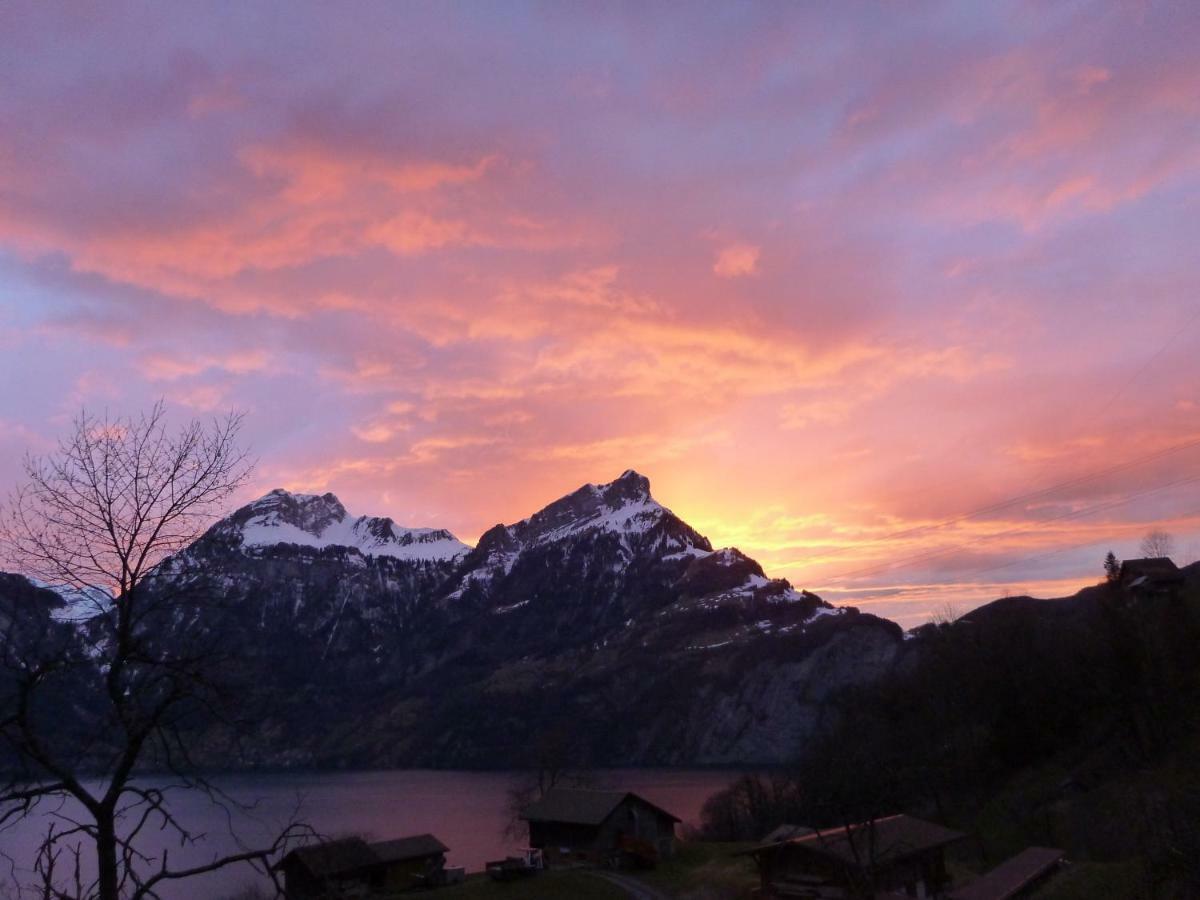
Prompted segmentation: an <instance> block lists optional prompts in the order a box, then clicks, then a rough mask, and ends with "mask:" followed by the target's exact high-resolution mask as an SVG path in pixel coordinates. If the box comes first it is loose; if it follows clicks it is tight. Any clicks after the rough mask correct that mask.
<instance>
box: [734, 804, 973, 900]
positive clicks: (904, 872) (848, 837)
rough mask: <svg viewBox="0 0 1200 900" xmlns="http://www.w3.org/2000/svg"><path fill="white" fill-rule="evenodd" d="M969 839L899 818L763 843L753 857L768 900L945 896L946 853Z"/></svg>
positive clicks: (910, 818) (959, 834) (753, 852)
mask: <svg viewBox="0 0 1200 900" xmlns="http://www.w3.org/2000/svg"><path fill="white" fill-rule="evenodd" d="M964 836H965V835H963V834H962V833H960V832H958V831H952V830H951V829H949V828H943V827H942V826H941V825H936V824H934V823H933V822H926V821H924V820H922V819H917V818H915V817H913V816H906V815H897V816H888V817H887V818H884V819H875V820H874V821H872V822H863V823H860V824H856V825H851V826H849V827H847V828H829V829H825V830H823V831H813V832H811V833H809V834H804V835H800V836H798V837H792V838H787V839H785V840H781V841H775V842H773V843H767V844H763V845H762V846H759V847H755V848H754V849H753V850H749V851H746V852H747V853H748V855H750V856H753V857H754V861H755V862H756V863H757V865H758V871H759V876H760V878H761V879H762V888H761V891H760V896H761V897H764V898H793V897H795V898H801V897H802V898H806V900H810V898H811V900H826V898H830V900H832V898H873V897H890V896H893V895H897V896H901V897H904V896H907V897H921V898H940V897H945V896H946V890H947V888H948V887H949V877H948V876H947V874H946V860H945V850H946V847H947V846H949V845H950V844H953V843H954V842H955V841H958V840H961V839H962V838H963V837H964Z"/></svg>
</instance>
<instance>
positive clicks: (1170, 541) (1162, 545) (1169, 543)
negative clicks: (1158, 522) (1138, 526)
mask: <svg viewBox="0 0 1200 900" xmlns="http://www.w3.org/2000/svg"><path fill="white" fill-rule="evenodd" d="M1141 550H1142V556H1144V557H1147V558H1158V557H1162V556H1170V555H1171V554H1172V553H1174V552H1175V539H1174V538H1173V537H1171V535H1170V534H1169V533H1167V532H1166V531H1163V530H1162V529H1161V528H1155V529H1153V530H1151V531H1147V532H1146V536H1145V537H1143V538H1142V546H1141Z"/></svg>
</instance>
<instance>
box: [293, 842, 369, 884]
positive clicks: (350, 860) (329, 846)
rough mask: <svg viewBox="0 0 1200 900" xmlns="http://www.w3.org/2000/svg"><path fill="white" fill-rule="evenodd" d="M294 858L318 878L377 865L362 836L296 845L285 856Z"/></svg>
mask: <svg viewBox="0 0 1200 900" xmlns="http://www.w3.org/2000/svg"><path fill="white" fill-rule="evenodd" d="M288 859H295V860H297V861H298V862H299V863H300V864H301V865H303V866H304V868H306V869H308V871H309V872H311V873H312V874H313V875H315V876H316V877H318V878H325V877H328V876H331V875H345V874H348V873H350V872H355V871H358V870H359V869H366V868H370V867H371V866H374V865H377V864H378V862H379V858H378V857H377V856H376V855H375V853H374V852H373V851H372V850H371V848H370V847H369V846H367V842H366V841H364V840H363V839H362V838H342V839H341V840H337V841H325V842H324V843H320V844H310V845H308V846H307V847H297V848H296V849H295V850H293V851H292V852H291V853H289V854H288V855H287V856H286V857H284V860H283V861H284V862H286V861H287V860H288Z"/></svg>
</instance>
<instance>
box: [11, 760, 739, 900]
mask: <svg viewBox="0 0 1200 900" xmlns="http://www.w3.org/2000/svg"><path fill="white" fill-rule="evenodd" d="M737 774H738V773H735V772H723V771H712V770H698V771H697V770H679V769H609V770H603V771H599V772H595V773H593V774H592V776H591V783H590V785H589V786H592V787H597V788H620V789H626V790H631V791H636V792H637V793H639V794H641V795H643V796H644V797H646V799H648V800H650V801H652V802H653V803H656V804H658V805H659V806H662V807H663V808H664V809H666V810H668V811H670V812H672V813H674V814H675V815H677V816H679V817H680V818H681V819H683V820H684V822H685V823H687V822H692V823H694V822H696V821H697V820H698V818H699V813H700V808H701V806H703V804H704V801H705V800H706V799H707V798H708V797H709V796H710V795H712V794H713V793H714V792H716V791H718V790H720V789H721V788H723V787H725V786H726V785H728V784H729V783H730V782H731V781H732V780H733V779H734V778H736V777H737ZM526 777H527V776H526ZM521 778H522V776H521V775H520V774H519V773H513V772H454V771H429V770H401V771H374V772H348V773H347V772H338V773H302V774H300V773H296V774H281V775H258V774H256V775H228V776H223V777H221V778H217V779H215V781H216V783H217V784H218V785H219V786H220V787H221V789H222V790H224V791H225V792H226V793H228V794H229V796H230V797H232V798H233V799H234V800H236V801H237V802H238V803H239V804H243V805H245V806H247V807H251V808H249V809H246V810H237V811H235V812H234V814H233V816H232V817H227V816H226V813H225V811H224V810H223V809H222V808H221V807H219V806H216V805H214V804H213V803H211V802H210V801H209V800H208V799H207V798H206V797H203V796H201V795H198V794H195V793H180V794H178V795H175V799H174V802H173V805H172V809H173V810H174V811H175V812H176V813H177V815H178V817H179V819H180V820H181V821H182V822H183V823H184V824H185V825H186V826H187V827H188V828H190V829H192V830H194V831H196V832H203V833H204V834H206V836H207V837H206V840H205V842H204V843H203V844H202V845H201V846H199V847H189V848H180V847H179V846H178V841H171V840H170V836H169V835H168V834H167V833H165V832H154V833H153V834H149V835H147V836H146V839H145V840H144V841H143V842H142V843H141V844H140V848H141V849H142V850H143V852H146V853H148V854H150V855H153V856H158V855H159V854H161V853H162V852H163V850H164V849H167V850H169V852H170V860H171V867H172V868H176V867H181V866H185V865H195V864H199V863H203V862H206V861H207V860H209V859H211V858H212V857H214V856H218V855H222V854H225V853H230V852H235V851H236V848H237V842H238V840H239V839H240V840H241V841H242V843H243V845H258V844H261V843H262V842H263V841H264V840H265V841H267V842H269V841H270V839H271V837H272V836H273V835H274V834H275V833H276V832H277V831H278V829H279V828H280V827H281V826H282V825H283V824H285V823H286V822H287V821H288V820H289V818H292V817H295V818H299V819H301V820H303V821H305V822H307V823H309V824H311V825H312V826H313V827H315V828H316V829H317V830H319V831H320V832H321V833H323V834H326V835H331V836H342V835H346V834H359V835H363V836H364V837H367V838H368V839H371V840H387V839H389V838H395V837H403V836H405V835H409V834H418V833H421V832H430V833H432V834H434V835H436V836H437V837H438V838H440V839H441V841H442V842H443V843H445V844H446V845H448V846H449V847H450V852H449V853H448V854H447V860H448V864H449V865H454V866H465V867H466V868H467V870H468V871H474V870H478V869H481V868H482V867H483V864H484V863H485V862H486V861H487V860H489V859H496V858H499V857H503V856H505V855H507V854H508V853H509V852H510V851H511V850H512V849H513V848H515V847H517V846H520V844H521V841H520V839H517V840H514V839H512V838H508V837H506V836H505V834H504V830H505V826H506V825H507V824H508V812H507V809H506V807H507V805H508V792H509V790H510V789H511V788H512V787H513V786H514V785H516V784H518V783H519V782H520V781H521ZM142 783H143V784H145V785H154V784H161V783H163V782H156V781H155V780H154V779H146V780H145V781H144V782H142ZM63 813H65V814H67V815H70V814H71V811H70V810H69V809H64V810H63ZM50 821H51V819H50V814H49V813H48V812H46V811H43V812H41V813H40V814H39V815H37V816H35V817H31V818H29V819H26V820H24V821H23V822H21V823H19V824H18V825H17V826H16V827H15V828H12V829H9V830H7V831H4V832H0V850H2V851H3V852H4V853H5V854H7V855H8V856H11V857H12V858H13V859H15V860H17V861H18V863H20V864H21V865H24V866H28V865H30V864H31V863H32V860H33V854H34V850H35V848H36V846H37V843H38V840H39V837H40V835H41V834H43V833H44V831H45V828H46V826H47V825H48V824H49V823H50ZM231 823H232V825H233V833H232V834H231V830H230V824H231ZM24 875H25V877H27V876H28V872H27V871H26V872H25V873H24ZM256 878H257V876H256V875H255V874H254V873H253V872H252V871H251V870H250V869H249V868H247V867H245V866H239V867H236V868H234V869H230V870H226V871H222V872H219V873H214V874H211V875H206V876H203V877H201V878H197V879H192V880H189V881H186V882H179V883H178V884H176V885H173V886H172V887H171V888H170V889H167V890H164V891H163V896H164V897H165V898H167V900H220V898H222V897H224V896H226V895H228V894H231V893H234V892H235V891H236V890H237V889H239V888H240V887H243V886H246V885H248V884H253V883H255V881H256ZM12 880H13V879H12V874H11V873H10V872H9V871H8V866H7V864H5V865H4V868H3V869H0V885H4V886H9V885H11V883H12ZM4 896H5V894H4V891H3V889H0V897H4Z"/></svg>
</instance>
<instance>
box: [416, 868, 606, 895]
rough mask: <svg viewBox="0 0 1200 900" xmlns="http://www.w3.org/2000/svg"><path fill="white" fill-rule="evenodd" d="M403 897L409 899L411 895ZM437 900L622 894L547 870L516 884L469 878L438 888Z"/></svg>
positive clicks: (592, 880) (593, 880) (599, 882)
mask: <svg viewBox="0 0 1200 900" xmlns="http://www.w3.org/2000/svg"><path fill="white" fill-rule="evenodd" d="M405 896H408V897H411V896H413V895H412V894H407V895H405ZM430 896H436V897H438V900H443V898H444V900H562V898H566V897H570V898H571V900H621V898H624V897H625V892H624V891H623V890H621V889H620V888H619V887H617V886H616V885H614V884H610V883H609V882H607V881H604V880H603V879H602V878H597V877H596V876H595V875H589V874H588V873H587V872H579V871H558V872H555V871H549V872H543V873H541V874H540V875H535V876H533V877H532V878H523V879H521V880H519V881H507V882H499V881H492V880H491V879H490V878H488V877H487V876H486V875H482V874H479V875H472V876H470V877H469V878H467V881H466V883H465V884H461V885H455V886H453V887H447V888H441V889H439V890H438V891H436V892H435V893H434V894H431V895H430Z"/></svg>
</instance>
